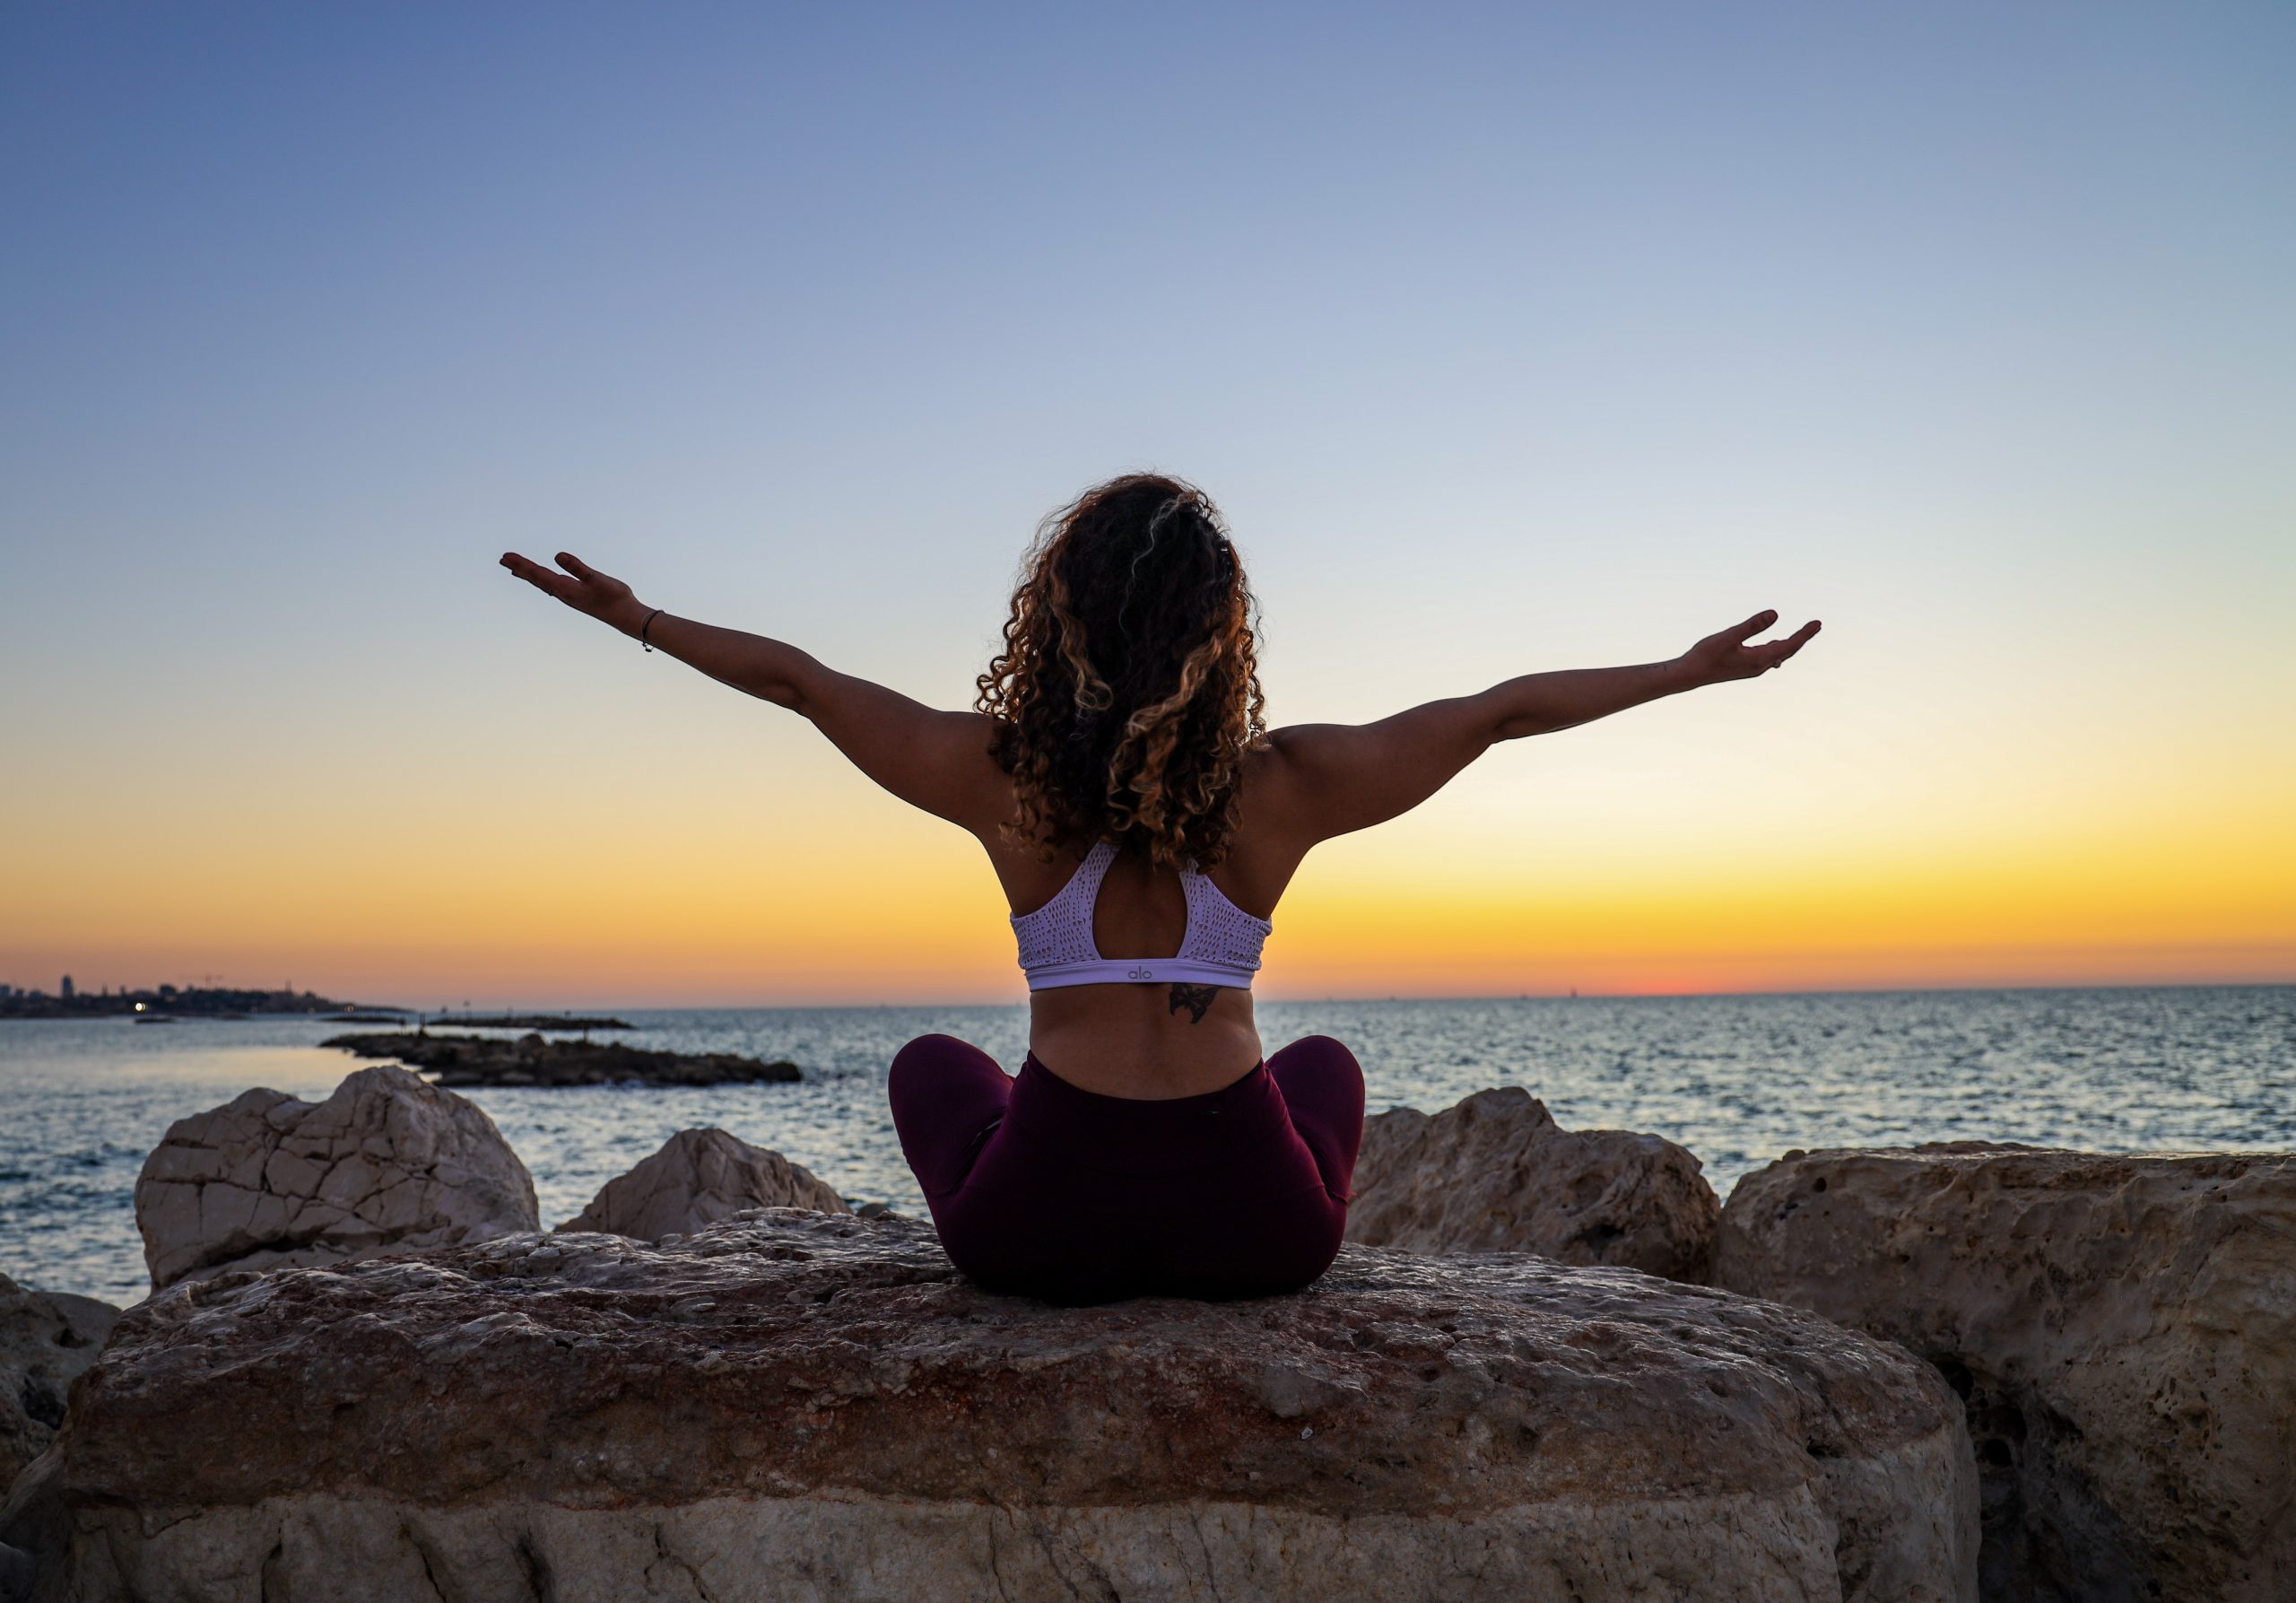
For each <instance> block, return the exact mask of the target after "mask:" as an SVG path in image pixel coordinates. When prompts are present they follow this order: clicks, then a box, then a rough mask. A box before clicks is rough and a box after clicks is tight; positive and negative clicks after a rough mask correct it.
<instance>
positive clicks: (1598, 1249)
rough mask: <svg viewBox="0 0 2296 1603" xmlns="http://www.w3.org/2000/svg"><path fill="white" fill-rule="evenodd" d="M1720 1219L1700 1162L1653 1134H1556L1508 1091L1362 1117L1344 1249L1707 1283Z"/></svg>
mask: <svg viewBox="0 0 2296 1603" xmlns="http://www.w3.org/2000/svg"><path fill="white" fill-rule="evenodd" d="M1720 1213H1721V1207H1720V1204H1718V1202H1717V1201H1716V1200H1715V1197H1714V1188H1713V1187H1711V1186H1709V1185H1708V1184H1707V1183H1706V1179H1705V1176H1703V1175H1701V1174H1700V1172H1699V1162H1698V1159H1697V1158H1696V1157H1695V1156H1693V1155H1692V1154H1691V1153H1690V1152H1688V1151H1687V1150H1685V1149H1684V1148H1683V1147H1680V1146H1675V1145H1674V1143H1673V1142H1672V1141H1668V1140H1666V1139H1665V1137H1659V1136H1643V1135H1637V1134H1636V1133H1634V1132H1633V1131H1631V1130H1566V1129H1564V1128H1562V1127H1561V1126H1560V1125H1558V1124H1556V1123H1555V1122H1554V1119H1553V1116H1552V1115H1551V1114H1550V1113H1548V1112H1547V1111H1546V1104H1545V1103H1544V1102H1540V1101H1539V1100H1538V1099H1537V1098H1536V1097H1535V1096H1533V1095H1532V1094H1531V1093H1529V1092H1527V1091H1526V1090H1524V1089H1523V1088H1522V1087H1521V1086H1519V1085H1502V1086H1500V1087H1498V1088H1497V1089H1495V1090H1492V1091H1478V1092H1476V1093H1474V1095H1473V1096H1471V1097H1468V1098H1467V1099H1466V1100H1465V1102H1461V1103H1459V1104H1458V1105H1457V1107H1454V1108H1447V1109H1445V1110H1444V1111H1442V1112H1440V1113H1433V1114H1430V1113H1422V1112H1420V1111H1418V1110H1417V1109H1415V1108H1397V1109H1396V1110H1395V1111H1392V1112H1387V1113H1381V1114H1378V1115H1377V1116H1376V1117H1374V1118H1371V1119H1366V1120H1364V1124H1363V1150H1362V1153H1361V1155H1360V1156H1358V1157H1357V1159H1356V1161H1355V1196H1354V1198H1353V1200H1352V1201H1351V1202H1350V1203H1349V1204H1348V1209H1347V1239H1348V1240H1349V1241H1361V1242H1362V1243H1363V1244H1365V1245H1366V1246H1374V1247H1401V1248H1404V1249H1405V1250H1409V1251H1413V1252H1535V1253H1537V1254H1539V1256H1541V1257H1542V1258H1552V1259H1555V1260H1556V1261H1557V1262H1558V1263H1569V1264H1616V1265H1619V1266H1621V1267H1622V1268H1630V1269H1640V1270H1642V1271H1643V1272H1644V1273H1645V1274H1649V1275H1664V1276H1666V1277H1667V1278H1668V1279H1672V1280H1685V1281H1690V1282H1692V1283H1696V1282H1699V1281H1702V1280H1704V1279H1705V1278H1706V1274H1707V1270H1708V1267H1709V1264H1710V1263H1711V1261H1712V1258H1713V1252H1714V1232H1715V1228H1716V1224H1717V1221H1718V1217H1719V1215H1720Z"/></svg>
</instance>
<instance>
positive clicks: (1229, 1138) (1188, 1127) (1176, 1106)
mask: <svg viewBox="0 0 2296 1603" xmlns="http://www.w3.org/2000/svg"><path fill="white" fill-rule="evenodd" d="M1005 1127H1006V1129H1007V1131H1008V1133H1009V1134H1011V1135H1015V1136H1019V1137H1023V1138H1024V1139H1027V1140H1030V1141H1031V1143H1032V1144H1040V1145H1042V1146H1045V1147H1047V1148H1048V1149H1050V1150H1054V1151H1058V1152H1061V1153H1064V1154H1073V1155H1074V1156H1075V1157H1076V1158H1077V1159H1078V1160H1079V1161H1081V1162H1083V1163H1085V1164H1088V1165H1089V1164H1090V1163H1092V1162H1094V1161H1095V1160H1096V1157H1097V1158H1099V1159H1121V1160H1123V1161H1125V1162H1126V1163H1149V1164H1152V1165H1154V1166H1158V1167H1174V1166H1180V1167H1184V1166H1186V1165H1187V1164H1188V1163H1205V1164H1214V1163H1221V1162H1224V1161H1225V1159H1224V1158H1223V1156H1222V1154H1228V1153H1232V1152H1236V1151H1239V1150H1242V1149H1246V1148H1251V1147H1256V1146H1265V1144H1266V1143H1267V1142H1268V1141H1269V1140H1270V1139H1272V1138H1277V1137H1282V1138H1285V1139H1289V1138H1290V1137H1291V1115H1290V1113H1289V1111H1287V1110H1286V1108H1285V1107H1284V1104H1283V1093H1282V1092H1281V1091H1279V1090H1278V1089H1277V1088H1276V1085H1275V1082H1274V1078H1273V1077H1272V1076H1270V1075H1269V1074H1268V1071H1267V1066H1266V1065H1265V1064H1264V1063H1261V1062H1258V1061H1257V1060H1254V1061H1253V1062H1252V1063H1251V1065H1250V1066H1249V1067H1247V1068H1245V1069H1243V1070H1242V1071H1241V1072H1238V1071H1237V1070H1235V1069H1233V1068H1231V1069H1230V1070H1229V1071H1228V1074H1227V1076H1226V1078H1225V1081H1224V1083H1222V1084H1219V1085H1214V1086H1213V1087H1211V1088H1210V1089H1207V1090H1198V1091H1191V1092H1189V1093H1186V1094H1183V1095H1177V1096H1175V1095H1159V1096H1128V1095H1122V1094H1114V1093H1109V1092H1106V1091H1101V1090H1096V1089H1093V1088H1091V1087H1090V1086H1088V1085H1080V1084H1078V1083H1077V1081H1076V1079H1075V1078H1074V1077H1073V1076H1072V1074H1071V1073H1064V1072H1062V1071H1060V1070H1056V1069H1055V1068H1053V1067H1051V1066H1050V1065H1049V1064H1048V1063H1047V1062H1046V1061H1045V1060H1044V1059H1043V1058H1041V1057H1040V1056H1039V1055H1038V1054H1037V1053H1036V1052H1034V1051H1031V1053H1030V1054H1029V1056H1028V1059H1027V1060H1026V1061H1025V1062H1023V1063H1022V1066H1021V1072H1020V1075H1019V1076H1018V1077H1017V1078H1016V1079H1015V1080H1014V1081H1013V1094H1012V1099H1011V1101H1010V1102H1009V1103H1008V1104H1007V1106H1006V1109H1005Z"/></svg>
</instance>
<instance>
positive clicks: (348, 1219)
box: [135, 1066, 539, 1290]
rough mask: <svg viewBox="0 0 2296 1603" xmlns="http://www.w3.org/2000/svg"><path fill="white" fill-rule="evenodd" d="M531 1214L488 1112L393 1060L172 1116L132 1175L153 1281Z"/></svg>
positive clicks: (430, 1243) (482, 1229)
mask: <svg viewBox="0 0 2296 1603" xmlns="http://www.w3.org/2000/svg"><path fill="white" fill-rule="evenodd" d="M538 1223H539V1221H538V1220H537V1218H536V1216H535V1188H534V1182H533V1181H532V1180H529V1179H528V1178H527V1176H526V1165H525V1164H524V1163H520V1162H519V1161H518V1154H517V1153H515V1152H512V1151H511V1150H510V1146H509V1143H508V1142H506V1141H504V1140H503V1139H502V1134H501V1132H500V1130H498V1129H496V1128H494V1121H493V1120H492V1119H489V1118H487V1116H486V1115H485V1113H484V1112H483V1111H481V1110H480V1109H479V1108H478V1107H477V1106H476V1105H475V1104H474V1103H472V1102H466V1101H465V1100H464V1099H463V1098H461V1097H459V1096H457V1095H456V1094H455V1093H453V1092H451V1091H442V1090H440V1089H439V1087H437V1086H435V1085H428V1084H426V1083H425V1082H424V1081H423V1080H422V1077H421V1076H417V1075H414V1074H411V1073H409V1072H408V1071H407V1070H405V1069H404V1068H399V1067H392V1066H385V1067H376V1068H363V1069H361V1070H360V1071H359V1072H358V1073H357V1074H354V1075H352V1076H349V1077H348V1078H346V1079H345V1080H344V1082H343V1084H342V1085H338V1086H336V1087H335V1094H334V1095H333V1096H330V1097H328V1098H327V1099H326V1101H325V1102H317V1103H312V1102H299V1101H297V1100H296V1099H295V1098H293V1097H291V1096H289V1095H287V1094H286V1093H284V1092H280V1091H263V1090H257V1091H248V1092H245V1093H241V1094H240V1095H239V1097H238V1098H237V1099H236V1100H235V1101H233V1102H228V1103H226V1104H225V1105H224V1106H222V1107H220V1108H215V1109H211V1110H210V1111H207V1112H204V1113H195V1114H193V1115H192V1116H191V1117H190V1118H188V1119H178V1120H176V1122H175V1123H174V1124H173V1125H171V1126H170V1127H169V1129H168V1134H167V1138H166V1139H165V1140H163V1141H161V1143H160V1145H159V1146H157V1147H155V1148H154V1149H153V1150H152V1155H151V1156H150V1157H149V1158H147V1159H145V1160H144V1162H143V1173H142V1175H140V1176H139V1177H138V1178H137V1180H136V1181H135V1227H136V1229H137V1230H139V1231H141V1232H142V1233H143V1261H144V1262H145V1264H146V1265H148V1266H149V1267H150V1268H151V1271H152V1287H153V1289H154V1290H159V1289H162V1288H164V1287H167V1286H170V1285H174V1284H175V1283H176V1282H177V1281H178V1280H182V1279H185V1278H187V1277H202V1276H209V1275H214V1274H219V1273H221V1272H222V1271H223V1270H225V1269H261V1268H272V1267H274V1266H276V1265H282V1264H321V1263H334V1262H336V1261H338V1260H341V1259H350V1258H360V1257H364V1256H366V1255H368V1254H370V1253H376V1252H411V1251H421V1250H427V1249H429V1248H432V1247H440V1246H447V1245H451V1244H453V1243H455V1242H458V1241H479V1240H483V1239H484V1238H485V1237H487V1236H491V1235H499V1234H500V1233H503V1232H505V1231H513V1230H532V1229H534V1228H535V1225H536V1224H538Z"/></svg>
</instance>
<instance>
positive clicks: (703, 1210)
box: [558, 1129, 853, 1241]
mask: <svg viewBox="0 0 2296 1603" xmlns="http://www.w3.org/2000/svg"><path fill="white" fill-rule="evenodd" d="M753 1207H809V1208H813V1209H814V1210H815V1211H816V1212H819V1213H824V1214H849V1213H851V1212H852V1211H853V1210H852V1209H851V1208H849V1207H846V1205H845V1198H842V1197H839V1195H838V1194H837V1192H836V1191H835V1189H832V1188H831V1186H830V1185H829V1184H828V1182H827V1181H825V1180H822V1179H820V1178H819V1177H818V1176H816V1175H815V1174H814V1173H813V1171H812V1170H810V1169H808V1168H806V1167H805V1166H804V1164H803V1163H791V1162H790V1161H789V1160H788V1159H787V1158H785V1157H783V1156H782V1155H781V1154H779V1153H778V1152H768V1151H767V1150H766V1149H765V1148H764V1147H761V1146H751V1145H750V1144H749V1143H748V1142H746V1141H744V1140H741V1139H740V1138H738V1137H734V1136H729V1135H727V1134H726V1132H725V1131H724V1130H721V1129H698V1130H680V1131H679V1132H678V1133H677V1134H676V1135H674V1136H672V1137H670V1138H669V1139H668V1140H667V1141H665V1142H663V1143H662V1149H661V1150H660V1151H659V1152H657V1153H656V1154H654V1155H653V1156H652V1157H650V1158H648V1159H647V1160H646V1161H645V1162H643V1163H639V1164H638V1165H637V1166H636V1167H634V1168H632V1169H631V1171H630V1172H628V1173H626V1174H620V1175H616V1176H615V1177H614V1178H613V1179H612V1180H608V1181H606V1183H605V1184H604V1187H602V1188H601V1189H599V1191H598V1194H597V1195H596V1197H594V1198H591V1199H590V1206H589V1207H586V1208H584V1209H583V1210H582V1211H581V1212H580V1213H578V1214H577V1215H574V1217H572V1218H571V1219H569V1220H568V1221H567V1222H566V1223H565V1224H561V1225H560V1226H559V1227H558V1228H559V1229H561V1230H586V1231H602V1232H604V1233H606V1234H608V1235H626V1236H631V1237H634V1238H635V1239H636V1240H639V1241H660V1240H661V1239H662V1238H663V1237H664V1236H665V1235H691V1233H693V1232H695V1231H697V1230H700V1228H701V1227H702V1226H703V1225H705V1224H716V1223H717V1222H718V1220H720V1219H723V1218H726V1217H728V1216H729V1215H734V1214H737V1213H740V1212H741V1211H742V1210H743V1209H744V1208H753Z"/></svg>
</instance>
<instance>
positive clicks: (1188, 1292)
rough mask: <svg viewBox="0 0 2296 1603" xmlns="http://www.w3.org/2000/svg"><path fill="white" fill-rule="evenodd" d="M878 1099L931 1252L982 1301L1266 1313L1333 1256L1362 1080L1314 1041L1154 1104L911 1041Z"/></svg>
mask: <svg viewBox="0 0 2296 1603" xmlns="http://www.w3.org/2000/svg"><path fill="white" fill-rule="evenodd" d="M888 1091H889V1093H890V1094H891V1100H892V1108H893V1128H895V1129H896V1130H898V1131H899V1132H900V1149H901V1152H902V1154H904V1155H906V1156H907V1157H908V1159H909V1167H910V1168H911V1169H912V1170H914V1171H916V1172H917V1180H918V1185H920V1186H922V1187H923V1188H924V1189H925V1200H926V1206H927V1207H930V1208H931V1209H932V1210H933V1224H934V1226H935V1229H937V1230H938V1231H939V1232H940V1233H941V1244H942V1246H943V1247H944V1248H946V1249H947V1250H948V1254H949V1257H950V1259H951V1260H952V1262H954V1263H955V1264H956V1266H957V1268H960V1269H962V1270H963V1271H964V1272H965V1273H966V1274H967V1275H969V1276H971V1277H972V1278H973V1279H974V1280H976V1281H978V1283H979V1284H980V1285H983V1286H985V1287H987V1288H988V1289H989V1290H991V1291H998V1292H1008V1293H1013V1294H1021V1295H1025V1296H1033V1297H1040V1298H1043V1299H1044V1300H1045V1301H1047V1302H1070V1303H1077V1302H1114V1301H1116V1300H1117V1299H1118V1298H1121V1297H1137V1296H1148V1295H1175V1296H1189V1297H1254V1296H1265V1295H1268V1294H1273V1293H1276V1292H1286V1291H1296V1290H1297V1289H1299V1288H1300V1286H1303V1285H1307V1284H1308V1283H1309V1281H1311V1280H1313V1279H1314V1278H1315V1277H1316V1276H1318V1275H1320V1274H1322V1273H1323V1272H1324V1271H1325V1270H1326V1269H1327V1268H1330V1267H1331V1260H1332V1259H1333V1258H1334V1257H1335V1256H1336V1255H1337V1254H1338V1252H1339V1238H1340V1233H1341V1232H1342V1231H1343V1230H1344V1229H1345V1228H1346V1226H1347V1194H1348V1183H1349V1180H1350V1179H1351V1178H1352V1176H1353V1174H1354V1172H1355V1149H1356V1147H1357V1146H1359V1145H1361V1141H1362V1138H1363V1071H1362V1070H1361V1068H1359V1067H1356V1063H1355V1057H1354V1054H1352V1052H1350V1051H1349V1050H1347V1049H1346V1048H1345V1047H1344V1046H1342V1045H1341V1044H1340V1043H1339V1042H1338V1041H1334V1040H1332V1039H1331V1038H1330V1037H1329V1036H1327V1035H1310V1036H1309V1037H1308V1038H1307V1039H1306V1040H1304V1041H1294V1042H1292V1043H1291V1045H1290V1046H1288V1047H1285V1048H1284V1049H1283V1050H1282V1051H1280V1052H1278V1053H1276V1054H1275V1055H1274V1057H1273V1058H1270V1059H1267V1060H1266V1061H1265V1063H1262V1064H1258V1065H1256V1066H1255V1067H1253V1068H1252V1071H1251V1072H1250V1073H1249V1074H1248V1075H1246V1076H1244V1077H1243V1078H1242V1079H1240V1080H1238V1081H1236V1082H1235V1083H1234V1084H1232V1085H1228V1086H1226V1087H1224V1088H1223V1089H1222V1090H1219V1091H1212V1092H1207V1093H1205V1094H1204V1095H1202V1096H1183V1097H1178V1098H1176V1099H1174V1100H1172V1101H1169V1102H1148V1101H1142V1100H1139V1099H1136V1098H1133V1097H1125V1096H1103V1095H1101V1094H1100V1093H1098V1092H1094V1091H1084V1090H1081V1089H1079V1088H1078V1087H1076V1086H1074V1085H1070V1084H1069V1083H1068V1082H1067V1081H1065V1080H1064V1079H1062V1078H1060V1077H1059V1076H1057V1075H1055V1074H1054V1073H1053V1072H1052V1071H1051V1070H1050V1069H1048V1068H1047V1067H1045V1066H1044V1065H1043V1064H1041V1063H1039V1062H1038V1061H1037V1059H1036V1054H1035V1053H1033V1052H1031V1054H1030V1055H1029V1058H1028V1061H1027V1062H1025V1063H1023V1064H1022V1066H1021V1072H1020V1074H1019V1075H1018V1076H1007V1075H1006V1074H1005V1071H1004V1070H1003V1069H1001V1068H999V1067H996V1060H995V1059H992V1058H990V1057H989V1056H988V1054H987V1053H986V1052H984V1051H982V1050H980V1049H979V1048H978V1047H976V1046H972V1045H970V1044H969V1043H967V1042H965V1041H959V1040H958V1039H956V1037H954V1036H952V1035H924V1036H919V1037H918V1039H917V1040H915V1041H910V1042H909V1044H908V1045H907V1046H905V1047H903V1048H901V1050H900V1055H899V1056H898V1057H896V1058H894V1059H893V1067H892V1075H891V1081H890V1084H889V1085H888Z"/></svg>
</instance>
